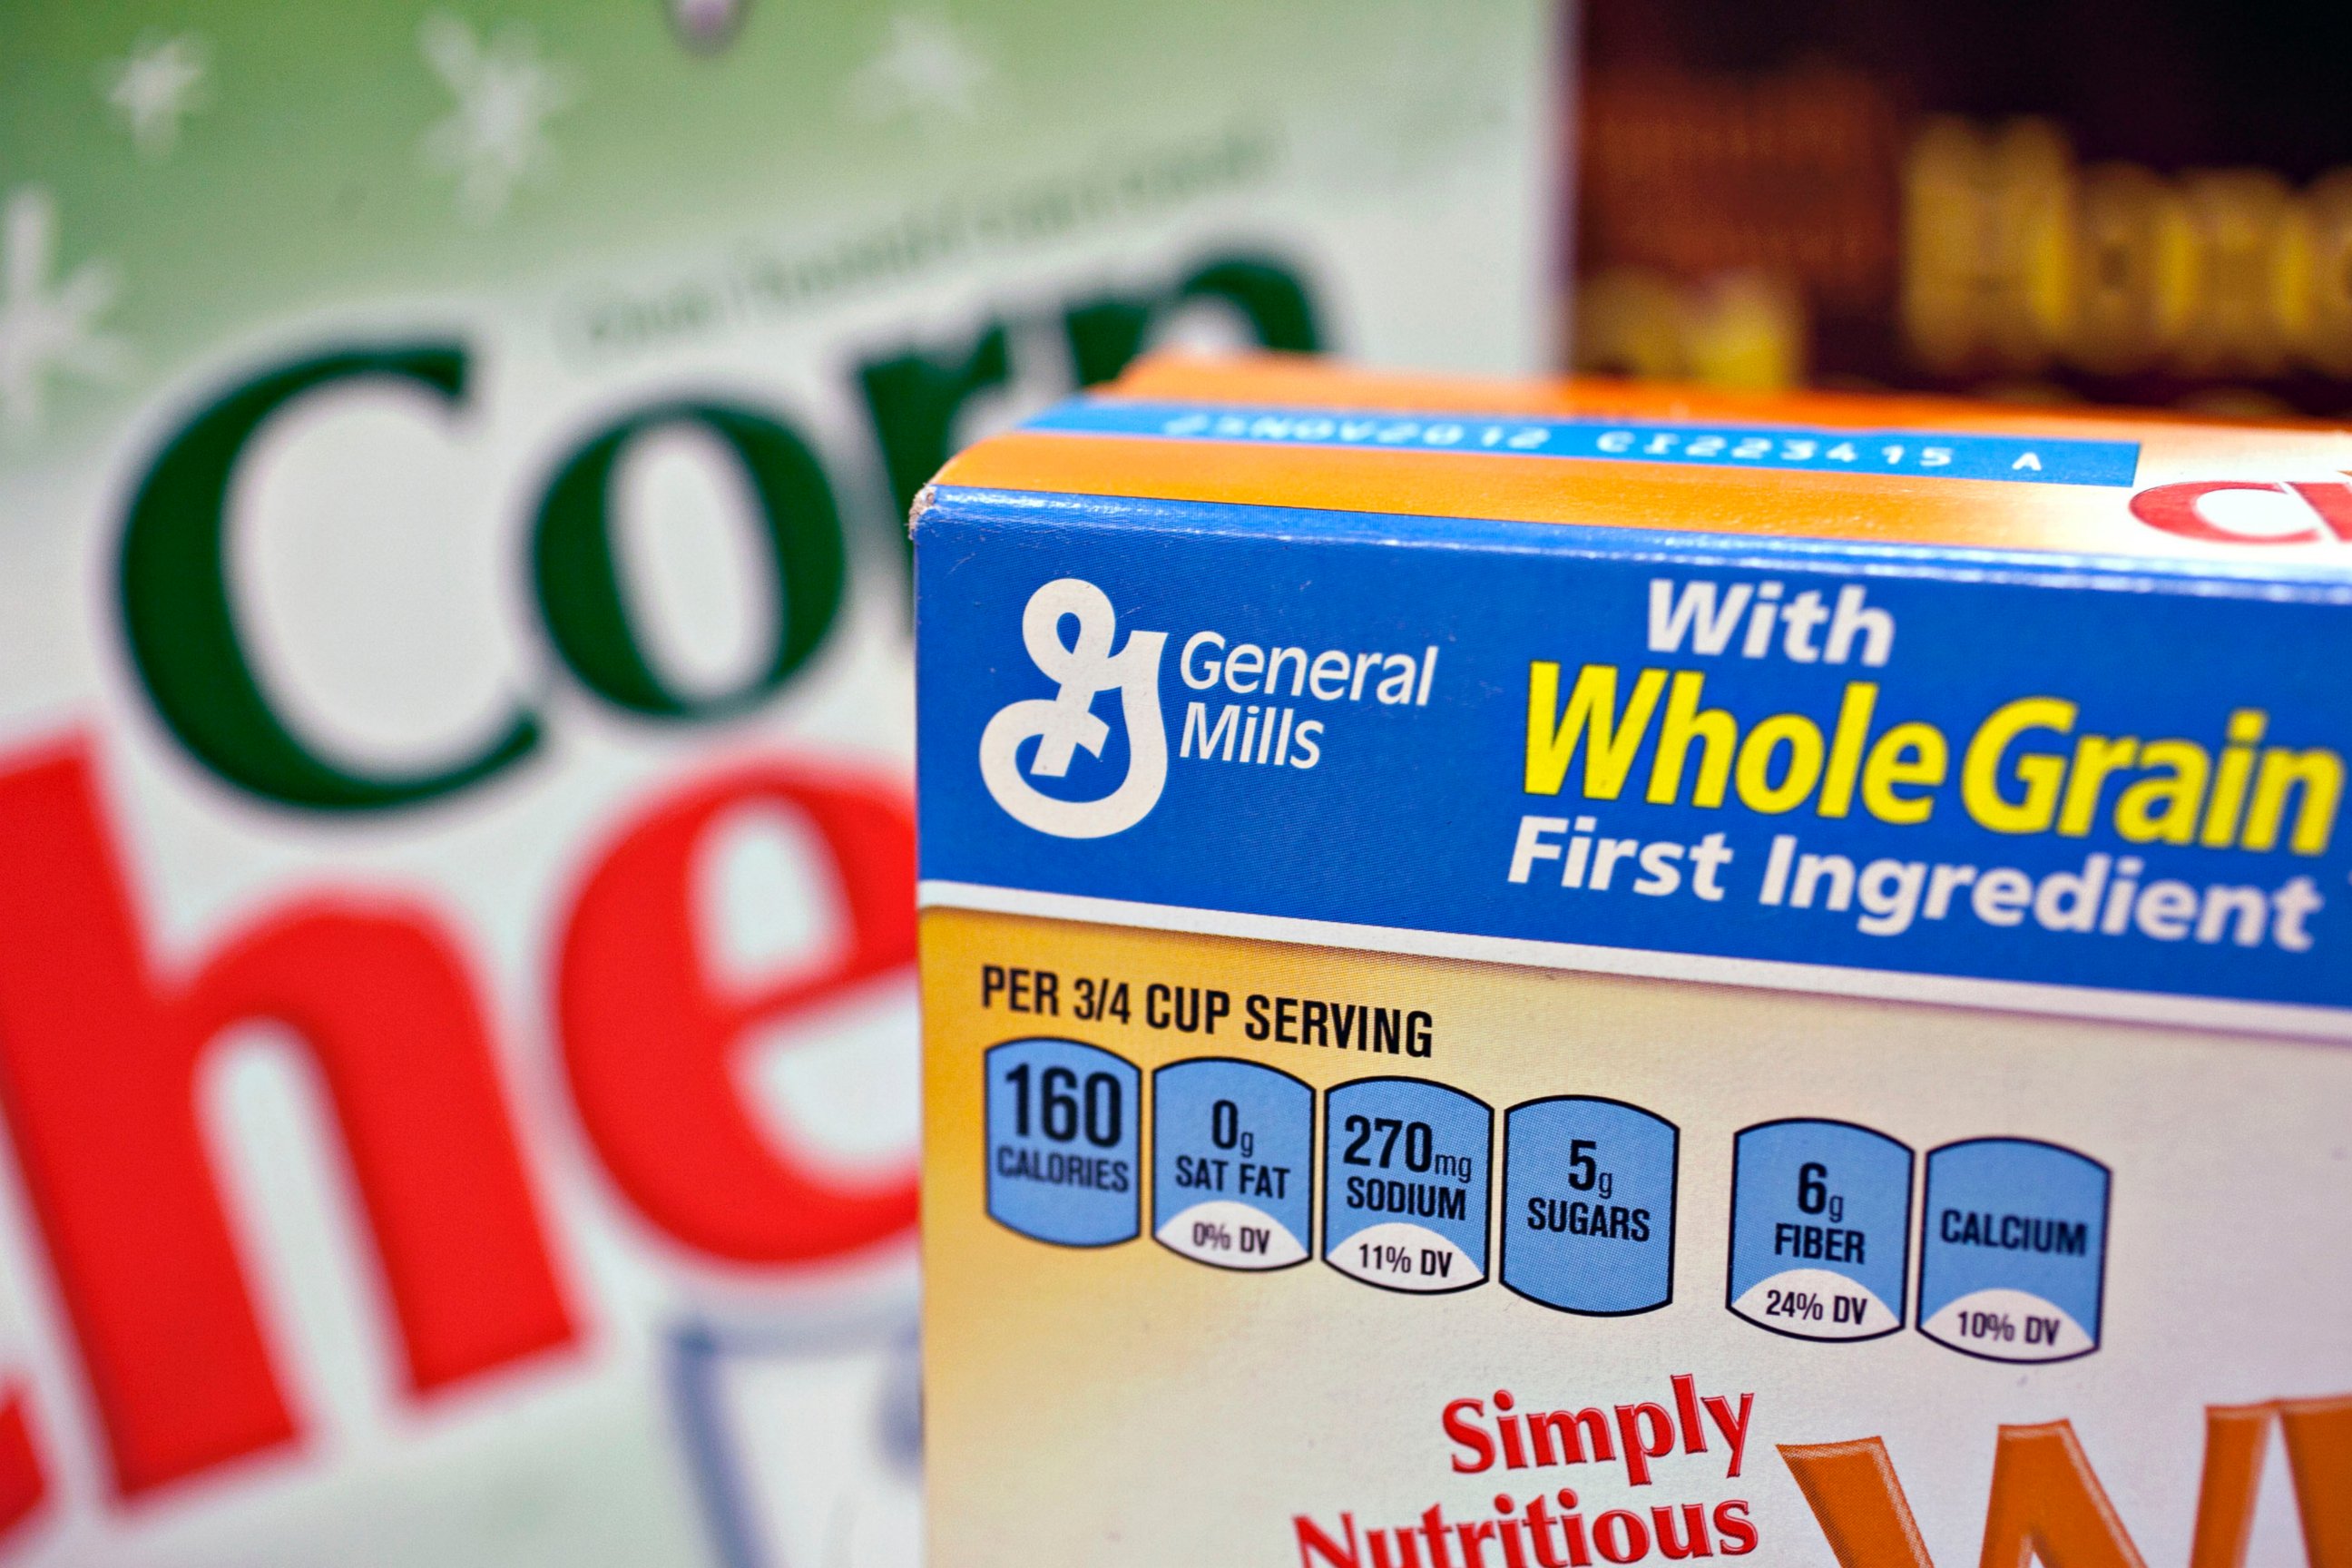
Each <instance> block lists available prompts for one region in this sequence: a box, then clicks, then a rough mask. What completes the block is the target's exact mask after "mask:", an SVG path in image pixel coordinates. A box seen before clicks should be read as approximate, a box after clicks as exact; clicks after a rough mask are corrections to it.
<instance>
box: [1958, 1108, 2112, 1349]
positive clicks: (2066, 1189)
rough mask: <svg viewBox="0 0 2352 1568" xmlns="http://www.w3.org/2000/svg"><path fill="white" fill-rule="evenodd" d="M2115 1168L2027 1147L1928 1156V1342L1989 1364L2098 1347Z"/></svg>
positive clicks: (1975, 1146) (1993, 1143)
mask: <svg viewBox="0 0 2352 1568" xmlns="http://www.w3.org/2000/svg"><path fill="white" fill-rule="evenodd" d="M2107 1186H2108V1176H2107V1168H2106V1167H2105V1165H2102V1164H2100V1163H2098V1162H2097V1161H2096V1160H2094V1159H2092V1158H2091V1157H2090V1156H2089V1155H2087V1154H2078V1153H2076V1152H2074V1150H2072V1149H2062V1148H2060V1147H2059V1146H2058V1145H2057V1144H2055V1143H2039V1142H2033V1141H2032V1140H2031V1139H2025V1138H1978V1139H1973V1140H1971V1141H1969V1142H1965V1143H1948V1144H1946V1145H1945V1146H1944V1147H1942V1148H1941V1149H1937V1150H1935V1151H1933V1152H1930V1153H1929V1154H1928V1156H1927V1205H1926V1209H1927V1212H1926V1214H1925V1215H1924V1216H1923V1218H1922V1221H1921V1225H1920V1232H1921V1234H1920V1241H1919V1331H1920V1332H1921V1333H1923V1334H1925V1335H1927V1337H1928V1338H1929V1339H1931V1340H1934V1341H1935V1342H1937V1343H1938V1344H1944V1345H1949V1346H1950V1347H1951V1348H1952V1349H1954V1350H1956V1351H1964V1352H1967V1353H1968V1354H1969V1355H1973V1356H1982V1357H1984V1358H1985V1359H1986V1360H1988V1361H2018V1362H2039V1361H2066V1360H2069V1359H2071V1358H2073V1357H2074V1356H2079V1355H2088V1354H2090V1353H2091V1352H2093V1351H2095V1350H2097V1349H2098V1348H2099V1312H2100V1308H2101V1304H2102V1300H2103V1297H2104V1292H2105V1279H2106V1264H2107Z"/></svg>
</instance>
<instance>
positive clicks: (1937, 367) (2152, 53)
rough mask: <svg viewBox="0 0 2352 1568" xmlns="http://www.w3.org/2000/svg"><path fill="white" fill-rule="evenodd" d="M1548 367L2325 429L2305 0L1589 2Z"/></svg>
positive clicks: (2327, 264) (2336, 45) (2327, 220)
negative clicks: (2093, 405)
mask: <svg viewBox="0 0 2352 1568" xmlns="http://www.w3.org/2000/svg"><path fill="white" fill-rule="evenodd" d="M1584 26H1585V29H1586V32H1585V39H1586V45H1587V61H1586V65H1587V70H1586V74H1585V77H1584V90H1583V92H1582V94H1581V96H1580V101H1579V104H1578V106H1577V110H1576V112H1577V113H1578V114H1579V116H1580V140H1581V144H1582V145H1581V158H1580V163H1581V170H1580V182H1581V183H1580V186H1579V190H1578V195H1577V214H1578V219H1577V226H1578V259H1577V270H1576V283H1575V293H1576V298H1577V307H1576V311H1575V326H1574V345H1575V346H1574V359H1575V362H1576V363H1578V364H1579V365H1581V366H1584V367H1587V368H1593V369H1613V370H1622V371H1630V372H1632V373H1634V374H1643V375H1656V376H1682V377H1696V378H1698V379H1702V380H1706V381H1710V382H1714V383H1717V384H1723V385H1745V386H1779V385H1787V384H1797V383H1800V382H1806V381H1811V382H1813V383H1817V384H1825V385H1840V386H1851V385H1870V386H1895V387H1911V388H1919V389H1925V390H1934V391H1951V392H1974V393H1989V394H1991V395H1999V396H2005V397H2021V398H2029V399H2036V400H2070V399H2076V398H2086V399H2090V400H2093V401H2098V402H2108V403H2145V404H2156V405H2172V406H2180V407H2188V408H2195V409H2203V410H2208V411H2213V412H2222V413H2238V414H2251V415H2263V416H2275V415H2282V414H2293V413H2298V412H2300V413H2305V414H2315V415H2325V416H2336V415H2339V414H2341V413H2342V412H2344V411H2345V410H2346V409H2347V408H2352V121H2347V119H2346V117H2345V116H2344V114H2343V113H2342V111H2341V108H2340V103H2339V94H2338V91H2337V89H2336V84H2335V80H2334V70H2335V67H2334V62H2335V61H2336V60H2338V59H2341V58H2344V55H2345V53H2346V50H2347V47H2352V22H2347V17H2346V16H2345V14H2344V13H2342V12H2341V11H2339V10H2331V9H2328V8H2326V7H2317V6H2303V5H2280V4H2274V3H2269V0H2264V3H2262V4H2255V5H2206V4H2200V3H2198V0H2162V3H2159V4H2156V5H2146V6H2137V7H2134V8H2133V10H2132V12H2131V14H2130V16H2129V17H2128V19H2127V20H2126V19H2125V18H2123V17H2121V16H2118V14H2117V13H2116V11H2115V10H2114V9H2113V8H2112V7H2107V6H2101V5H2094V4H2088V3H2084V0H2057V3H2053V4H2047V5H2029V6H2018V5H1944V4H1932V3H1928V0H1897V3H1894V4H1872V5H1860V4H1851V3H1847V0H1807V3H1804V4H1799V5H1771V6H1757V5H1738V4H1734V3H1730V0H1594V3H1593V4H1592V5H1591V6H1589V7H1588V9H1587V11H1586V13H1585V16H1584Z"/></svg>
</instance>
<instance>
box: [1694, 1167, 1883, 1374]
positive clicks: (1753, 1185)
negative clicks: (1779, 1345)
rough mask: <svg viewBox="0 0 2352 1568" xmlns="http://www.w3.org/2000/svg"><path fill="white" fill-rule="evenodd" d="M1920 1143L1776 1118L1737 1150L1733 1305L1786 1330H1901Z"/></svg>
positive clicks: (1816, 1335)
mask: <svg viewBox="0 0 2352 1568" xmlns="http://www.w3.org/2000/svg"><path fill="white" fill-rule="evenodd" d="M1910 1238H1911V1149H1910V1146H1909V1145H1908V1144H1906V1143H1898V1142H1895V1140H1894V1139H1892V1138H1889V1137H1888V1136H1886V1134H1885V1133H1884V1132H1874V1131H1872V1130H1871V1129H1869V1128H1867V1127H1856V1126H1854V1125H1853V1123H1852V1122H1847V1121H1767V1122H1765V1123H1763V1124H1762V1125H1760V1126H1757V1127H1750V1128H1748V1130H1747V1131H1744V1132H1742V1133H1740V1134H1739V1137H1738V1142H1736V1143H1734V1144H1733V1146H1732V1167H1731V1279H1730V1285H1729V1287H1728V1289H1727V1295H1726V1304H1727V1305H1728V1306H1729V1307H1730V1309H1731V1310H1732V1312H1733V1313H1734V1314H1736V1315H1737V1316H1738V1317H1742V1318H1745V1319H1747V1320H1748V1321H1749V1322H1751V1323H1754V1324H1755V1325H1757V1326H1758V1327H1759V1328H1765V1329H1769V1330H1771V1331H1773V1332H1774V1333H1776V1334H1790V1335H1793V1336H1795V1337H1796V1338H1799V1339H1806V1340H1872V1339H1876V1338H1878V1337H1879V1336H1880V1335H1881V1334H1891V1333H1893V1332H1894V1331H1895V1330H1897V1329H1899V1328H1901V1327H1902V1326H1903V1321H1904V1320H1903V1293H1904V1288H1905V1286H1906V1283H1907V1282H1908V1280H1909V1278H1910V1262H1911V1257H1910Z"/></svg>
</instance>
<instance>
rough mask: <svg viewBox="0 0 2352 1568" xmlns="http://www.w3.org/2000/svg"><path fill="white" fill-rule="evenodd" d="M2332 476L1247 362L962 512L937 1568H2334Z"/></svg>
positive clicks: (1938, 427) (1969, 431)
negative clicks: (2275, 1567)
mask: <svg viewBox="0 0 2352 1568" xmlns="http://www.w3.org/2000/svg"><path fill="white" fill-rule="evenodd" d="M2347 468H2352V437H2346V436H2344V435H2341V434H2337V433H2333V432H2327V431H2321V430H2293V431H2289V430H2263V429H2254V428H2249V427H2242V426H2211V425H2195V424H2189V423H2178V422H2176V423H2160V422H2150V421H2146V420H2141V421H2126V420H2124V419H2121V418H2108V417H2098V416H2067V415H2056V414H2047V413H2042V412H2032V411H2016V410H2012V411H1996V410H1990V409H1982V408H1975V407H1969V406H1967V405H1949V404H1933V403H1909V402H1902V401H1895V400H1886V401H1870V400H1863V399H1841V398H1832V397H1814V398H1806V399H1801V400H1793V401H1780V402H1740V401H1737V400H1730V399H1717V400H1713V401H1694V400H1692V399H1689V398H1685V397H1683V396H1680V395H1676V394H1674V393H1672V392H1670V391H1662V390H1655V389H1651V390H1642V389H1628V388H1620V387H1613V386H1607V385H1581V386H1579V385H1570V386H1568V387H1565V388H1519V387H1502V386H1479V385H1460V384H1429V383H1405V382H1391V381H1385V380H1381V379H1377V378H1369V377H1353V376H1349V375H1345V374H1339V373H1334V372H1325V371H1318V370H1312V369H1307V368H1304V367H1301V366H1297V365H1293V364H1286V363H1278V362H1269V363H1264V364H1262V365H1259V366H1257V367H1255V368H1251V369H1240V370H1235V369H1226V370H1215V369H1210V368H1205V367H1200V366H1188V365H1186V364H1183V363H1165V364H1159V365H1153V366H1147V367H1145V368H1142V369H1139V370H1138V371H1135V372H1132V373H1130V374H1129V376H1128V377H1127V378H1125V379H1124V380H1123V381H1121V382H1120V383H1118V384H1117V385H1116V386H1114V387H1112V388H1111V389H1109V390H1108V393H1107V394H1105V395H1098V396H1096V397H1093V398H1089V399H1087V400H1085V401H1080V402H1076V403H1072V404H1069V405H1065V406H1062V407H1060V408H1058V409H1056V410H1054V411H1052V412H1050V413H1048V414H1045V415H1044V416H1041V417H1038V418H1036V419H1034V420H1033V421H1031V422H1030V423H1029V424H1028V425H1027V426H1024V427H1023V428H1022V429H1021V430H1019V431H1018V432H1015V433H1012V434H1008V435H1005V436H1003V437H997V438H995V439H993V440H992V441H989V442H987V443H984V444H982V446H980V447H976V448H974V449H972V450H971V451H969V452H967V453H966V454H965V455H964V456H963V457H961V458H959V459H957V460H956V461H955V462H953V463H951V464H950V465H949V467H948V468H946V470H945V471H944V472H943V473H942V474H941V475H940V479H939V480H938V482H937V483H936V484H935V485H934V486H933V487H932V489H930V490H929V492H928V495H927V498H926V500H925V501H924V503H923V504H922V505H921V506H920V507H919V510H918V514H917V523H916V528H915V538H916V542H917V555H918V567H917V574H918V580H919V632H918V665H919V721H918V724H919V773H920V790H919V797H920V798H919V821H920V832H921V865H922V877H923V882H922V899H923V903H924V906H925V908H924V912H923V915H922V932H921V942H922V969H923V996H924V1004H923V1005H924V1029H925V1036H926V1042H925V1051H926V1063H925V1085H926V1097H927V1098H926V1109H925V1116H926V1123H925V1176H924V1180H925V1192H924V1248H925V1270H926V1290H927V1320H926V1341H925V1354H926V1358H927V1360H926V1370H927V1375H928V1394H929V1406H928V1408H929V1426H928V1437H929V1486H930V1504H929V1506H930V1521H931V1525H930V1540H931V1543H932V1552H933V1553H934V1559H935V1561H936V1562H938V1563H940V1564H941V1565H942V1568H976V1565H980V1564H1005V1563H1131V1564H1169V1565H1171V1568H1172V1565H1176V1564H1197V1563H1234V1564H1241V1563H1260V1564H1267V1565H1269V1568H1274V1565H1280V1568H1292V1565H1296V1568H1537V1565H1540V1568H1563V1565H1573V1568H1588V1565H1590V1564H1595V1563H1645V1562H1670V1561H1681V1560H1687V1559H1692V1558H1703V1557H1718V1558H1737V1557H1748V1556H1752V1557H1753V1558H1754V1559H1755V1560H1756V1561H1759V1562H1769V1563H1828V1562H1831V1561H1832V1560H1834V1561H1835V1562H1837V1563H1840V1564H1843V1568H1889V1565H1893V1568H1913V1565H1916V1568H1926V1565H1927V1564H1928V1563H1930V1562H1931V1561H1933V1562H1939V1563H1947V1564H1948V1563H1956V1562H1965V1561H1969V1560H1971V1559H1972V1558H1973V1559H1974V1560H1976V1561H1979V1562H1981V1563H1985V1564H1987V1565H1988V1568H1990V1565H1993V1564H1999V1565H2000V1568H2022V1565H2023V1564H2025V1563H2027V1562H2028V1561H2029V1559H2030V1558H2038V1559H2039V1561H2041V1562H2042V1563H2045V1564H2050V1565H2052V1568H2138V1565H2139V1564H2142V1563H2188V1564H2190V1565H2191V1568H2231V1565H2236V1564H2241V1563H2305V1562H2307V1563H2311V1564H2314V1565H2315V1568H2347V1564H2352V1121H2347V1110H2348V1109H2352V1052H2347V1043H2346V1041H2347V1036H2352V1011H2347V1008H2352V960H2348V959H2347V952H2352V945H2348V944H2352V925H2347V908H2352V887H2347V866H2348V865H2352V844H2347V840H2346V837H2345V835H2344V834H2343V832H2342V830H2341V829H2342V823H2341V820H2340V819H2341V812H2342V807H2343V795H2344V786H2345V766H2346V764H2345V751H2346V748H2347V742H2352V685H2347V679H2346V676H2345V659H2346V654H2347V649H2352V574H2348V573H2347V570H2346V566H2347V555H2346V551H2347V541H2352V487H2347V483H2346V480H2345V477H2344V475H2345V470H2346V469H2347Z"/></svg>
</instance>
